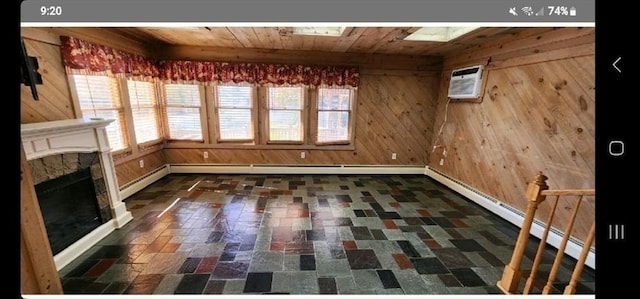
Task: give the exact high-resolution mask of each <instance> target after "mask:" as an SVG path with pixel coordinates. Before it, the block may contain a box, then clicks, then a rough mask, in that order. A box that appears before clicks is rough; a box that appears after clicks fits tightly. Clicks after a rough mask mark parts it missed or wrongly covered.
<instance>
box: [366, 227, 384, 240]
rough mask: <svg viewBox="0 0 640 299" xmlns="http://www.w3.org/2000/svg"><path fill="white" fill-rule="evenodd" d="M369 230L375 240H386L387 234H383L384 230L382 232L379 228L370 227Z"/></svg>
mask: <svg viewBox="0 0 640 299" xmlns="http://www.w3.org/2000/svg"><path fill="white" fill-rule="evenodd" d="M370 231H371V235H372V236H373V239H375V240H386V239H387V236H385V234H384V232H382V230H381V229H372V230H370Z"/></svg>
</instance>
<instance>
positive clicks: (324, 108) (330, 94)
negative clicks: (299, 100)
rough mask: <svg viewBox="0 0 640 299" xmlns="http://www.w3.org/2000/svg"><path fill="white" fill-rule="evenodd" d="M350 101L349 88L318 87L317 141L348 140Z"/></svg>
mask: <svg viewBox="0 0 640 299" xmlns="http://www.w3.org/2000/svg"><path fill="white" fill-rule="evenodd" d="M351 101H352V99H351V90H349V89H337V88H319V89H318V131H317V134H318V135H317V140H316V142H317V143H325V144H326V143H333V144H335V143H349V142H350V131H351V130H350V128H351V127H350V123H351V107H352V103H351Z"/></svg>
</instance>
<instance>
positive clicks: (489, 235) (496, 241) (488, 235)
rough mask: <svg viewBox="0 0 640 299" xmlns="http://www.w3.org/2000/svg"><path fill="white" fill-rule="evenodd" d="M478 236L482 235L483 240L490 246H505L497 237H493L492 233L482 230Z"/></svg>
mask: <svg viewBox="0 0 640 299" xmlns="http://www.w3.org/2000/svg"><path fill="white" fill-rule="evenodd" d="M478 233H479V234H480V235H482V236H483V237H484V238H485V239H487V241H489V242H491V244H493V245H496V246H505V245H507V244H505V243H504V242H502V240H500V239H498V237H496V236H494V235H493V234H492V233H490V232H488V231H486V230H482V231H479V232H478Z"/></svg>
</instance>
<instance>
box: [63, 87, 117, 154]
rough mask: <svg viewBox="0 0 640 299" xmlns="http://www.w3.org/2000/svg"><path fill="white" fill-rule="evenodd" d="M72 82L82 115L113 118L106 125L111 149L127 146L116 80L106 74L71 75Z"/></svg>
mask: <svg viewBox="0 0 640 299" xmlns="http://www.w3.org/2000/svg"><path fill="white" fill-rule="evenodd" d="M73 83H74V85H75V91H76V95H77V98H78V103H79V104H80V111H82V116H83V117H97V118H104V119H113V120H115V121H113V122H112V123H111V124H109V125H108V126H107V127H106V130H107V138H108V139H109V145H110V146H111V150H112V151H118V150H122V149H125V148H127V147H128V146H129V145H128V142H127V138H125V137H124V136H126V135H125V129H126V126H125V122H124V108H123V106H122V101H121V99H120V89H119V87H118V80H117V79H115V78H111V77H107V76H89V75H73Z"/></svg>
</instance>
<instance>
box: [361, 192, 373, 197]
mask: <svg viewBox="0 0 640 299" xmlns="http://www.w3.org/2000/svg"><path fill="white" fill-rule="evenodd" d="M360 193H362V196H371V192H369V191H362V192H360Z"/></svg>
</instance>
